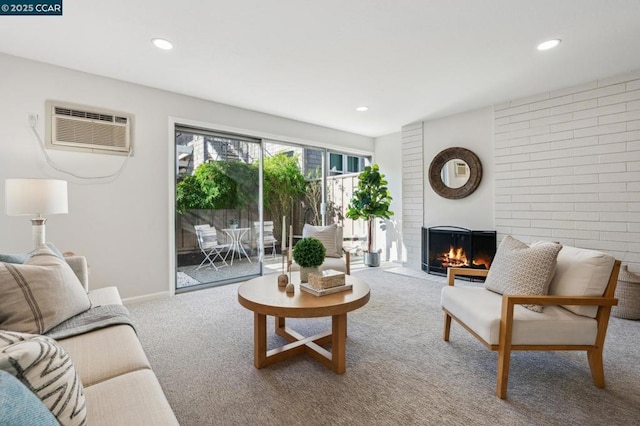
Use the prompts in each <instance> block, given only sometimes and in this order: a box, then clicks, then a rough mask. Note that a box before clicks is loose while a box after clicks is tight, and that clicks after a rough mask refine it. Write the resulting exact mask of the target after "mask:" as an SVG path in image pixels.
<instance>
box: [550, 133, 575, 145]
mask: <svg viewBox="0 0 640 426" xmlns="http://www.w3.org/2000/svg"><path fill="white" fill-rule="evenodd" d="M574 132H575V131H574V130H568V131H566V132H556V133H551V134H550V135H549V142H555V141H561V140H564V139H573V138H574V137H575V134H574Z"/></svg>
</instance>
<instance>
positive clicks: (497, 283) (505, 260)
mask: <svg viewBox="0 0 640 426" xmlns="http://www.w3.org/2000/svg"><path fill="white" fill-rule="evenodd" d="M560 249H562V245H560V244H557V243H551V242H545V243H538V244H536V245H535V246H532V247H529V246H528V245H527V244H525V243H523V242H521V241H518V240H516V239H515V238H513V237H511V236H510V235H507V236H506V237H505V238H504V239H503V240H502V242H501V243H500V246H499V247H498V250H497V251H496V255H495V257H494V258H493V262H492V263H491V268H490V269H489V274H488V275H487V279H486V280H485V283H484V287H485V288H486V289H487V290H491V291H493V292H496V293H499V294H507V295H513V294H519V295H544V294H547V292H548V289H549V283H550V282H551V278H553V274H554V272H555V269H556V259H557V257H558V253H559V252H560ZM522 306H524V307H525V308H527V309H530V310H532V311H534V312H542V306H540V305H522Z"/></svg>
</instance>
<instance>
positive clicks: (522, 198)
mask: <svg viewBox="0 0 640 426" xmlns="http://www.w3.org/2000/svg"><path fill="white" fill-rule="evenodd" d="M511 199H512V200H513V202H514V203H546V202H550V201H551V197H550V196H549V194H538V195H532V194H524V195H512V196H511Z"/></svg>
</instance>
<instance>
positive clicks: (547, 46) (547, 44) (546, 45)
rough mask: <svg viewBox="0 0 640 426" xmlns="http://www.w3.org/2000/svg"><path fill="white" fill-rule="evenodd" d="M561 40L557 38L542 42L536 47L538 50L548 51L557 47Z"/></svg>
mask: <svg viewBox="0 0 640 426" xmlns="http://www.w3.org/2000/svg"><path fill="white" fill-rule="evenodd" d="M561 41H562V40H560V39H559V38H554V39H553V40H547V41H545V42H542V43H540V44H539V45H538V50H549V49H553V48H554V47H556V46H557V45H559V44H560V42H561Z"/></svg>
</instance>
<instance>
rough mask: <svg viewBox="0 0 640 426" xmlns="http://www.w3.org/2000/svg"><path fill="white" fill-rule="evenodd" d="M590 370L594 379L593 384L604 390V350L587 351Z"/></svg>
mask: <svg viewBox="0 0 640 426" xmlns="http://www.w3.org/2000/svg"><path fill="white" fill-rule="evenodd" d="M587 359H588V360H589V368H590V369H591V376H592V377H593V384H595V385H596V386H597V387H599V388H604V365H603V363H602V348H598V349H592V350H590V351H587Z"/></svg>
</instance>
